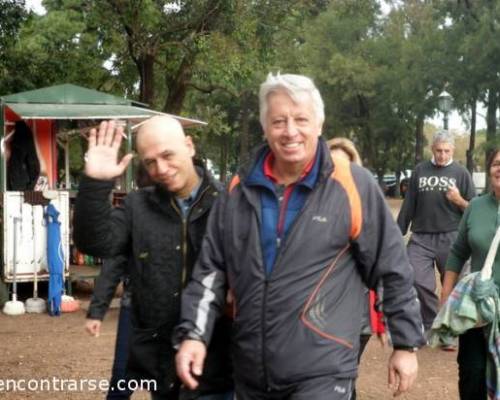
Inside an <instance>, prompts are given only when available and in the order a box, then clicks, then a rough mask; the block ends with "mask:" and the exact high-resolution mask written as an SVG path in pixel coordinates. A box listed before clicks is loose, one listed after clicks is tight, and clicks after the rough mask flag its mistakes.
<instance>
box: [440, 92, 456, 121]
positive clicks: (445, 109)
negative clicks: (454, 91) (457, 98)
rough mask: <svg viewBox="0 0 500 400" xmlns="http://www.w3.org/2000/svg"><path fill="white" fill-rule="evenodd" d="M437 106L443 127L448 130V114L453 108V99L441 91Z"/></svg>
mask: <svg viewBox="0 0 500 400" xmlns="http://www.w3.org/2000/svg"><path fill="white" fill-rule="evenodd" d="M438 106H439V109H440V110H441V112H442V113H443V127H444V129H445V130H448V113H449V112H450V111H451V107H452V106H453V97H452V96H451V94H449V93H448V92H447V91H446V90H443V91H442V92H441V94H440V95H439V96H438Z"/></svg>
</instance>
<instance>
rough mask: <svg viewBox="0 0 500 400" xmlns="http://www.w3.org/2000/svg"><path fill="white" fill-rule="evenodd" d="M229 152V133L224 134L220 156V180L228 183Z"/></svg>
mask: <svg viewBox="0 0 500 400" xmlns="http://www.w3.org/2000/svg"><path fill="white" fill-rule="evenodd" d="M228 153H229V140H228V135H223V136H222V143H221V146H220V158H219V171H220V181H221V182H222V183H226V180H227V160H228Z"/></svg>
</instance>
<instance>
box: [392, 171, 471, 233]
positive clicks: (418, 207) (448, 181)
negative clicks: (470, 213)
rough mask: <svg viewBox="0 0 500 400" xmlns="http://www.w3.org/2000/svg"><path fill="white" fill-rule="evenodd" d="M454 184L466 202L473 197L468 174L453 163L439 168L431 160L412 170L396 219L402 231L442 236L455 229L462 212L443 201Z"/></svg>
mask: <svg viewBox="0 0 500 400" xmlns="http://www.w3.org/2000/svg"><path fill="white" fill-rule="evenodd" d="M451 185H454V186H456V187H457V188H458V190H459V191H460V195H461V196H462V197H463V198H464V199H465V200H467V201H469V200H470V199H472V198H473V197H474V196H475V194H476V193H475V189H474V185H473V183H472V178H471V176H470V174H469V172H468V171H467V170H466V169H465V168H464V167H462V166H461V165H459V164H457V163H456V162H452V163H451V164H450V165H448V166H446V167H438V166H436V165H434V164H432V162H431V161H424V162H422V163H420V164H418V165H417V166H416V167H415V170H414V172H413V175H412V177H411V179H410V184H409V186H408V191H407V192H406V196H405V200H404V202H403V206H402V207H401V211H400V213H399V216H398V225H399V228H400V229H401V232H402V233H403V235H404V234H406V231H407V230H408V226H409V225H410V222H411V230H412V232H416V233H443V232H451V231H455V230H457V229H458V224H459V222H460V218H461V217H462V214H463V211H462V210H461V209H460V207H458V206H456V205H455V204H453V203H452V202H451V201H449V200H448V199H447V198H446V192H447V191H448V188H449V187H450V186H451Z"/></svg>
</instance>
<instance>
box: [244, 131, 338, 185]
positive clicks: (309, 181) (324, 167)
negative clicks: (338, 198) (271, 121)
mask: <svg viewBox="0 0 500 400" xmlns="http://www.w3.org/2000/svg"><path fill="white" fill-rule="evenodd" d="M270 151H271V149H270V148H269V146H268V145H267V143H266V144H263V145H261V146H259V147H258V148H257V149H256V150H255V151H254V155H253V157H252V158H251V162H250V163H247V164H246V165H244V166H242V167H241V168H240V170H239V175H240V178H241V181H242V182H244V183H245V184H246V185H256V184H263V182H264V181H266V182H269V181H268V180H267V179H266V178H265V176H264V172H263V167H262V166H263V163H264V160H265V158H266V156H267V154H268V153H269V152H270ZM332 171H333V162H332V159H331V156H330V150H329V149H328V146H327V144H326V142H325V140H324V139H323V138H322V137H320V138H319V140H318V147H317V150H316V161H315V163H314V165H313V168H312V170H311V173H309V174H308V175H307V176H306V177H305V178H304V179H303V180H302V181H301V184H304V185H306V186H307V187H309V188H311V189H312V188H313V187H314V186H315V184H316V183H318V182H320V181H323V180H324V179H326V178H328V177H329V176H330V175H331V173H332ZM313 172H314V173H313ZM263 185H264V186H267V185H266V184H263Z"/></svg>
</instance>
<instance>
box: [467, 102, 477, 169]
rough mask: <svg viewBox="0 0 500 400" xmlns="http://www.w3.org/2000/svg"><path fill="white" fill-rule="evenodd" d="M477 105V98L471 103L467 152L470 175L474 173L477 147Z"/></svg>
mask: <svg viewBox="0 0 500 400" xmlns="http://www.w3.org/2000/svg"><path fill="white" fill-rule="evenodd" d="M476 103H477V98H476V97H474V98H473V99H472V101H471V104H470V105H471V121H470V137H469V149H468V150H467V169H468V170H469V172H470V174H471V175H472V173H473V172H474V148H475V147H476V117H477V114H476Z"/></svg>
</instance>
